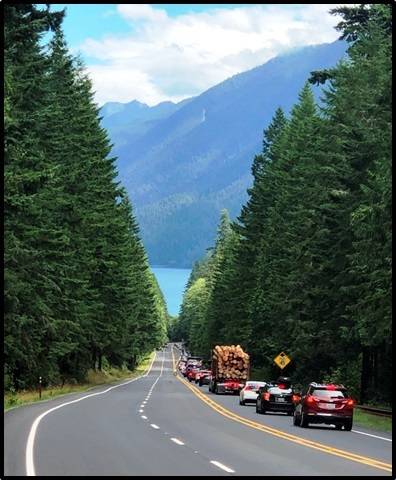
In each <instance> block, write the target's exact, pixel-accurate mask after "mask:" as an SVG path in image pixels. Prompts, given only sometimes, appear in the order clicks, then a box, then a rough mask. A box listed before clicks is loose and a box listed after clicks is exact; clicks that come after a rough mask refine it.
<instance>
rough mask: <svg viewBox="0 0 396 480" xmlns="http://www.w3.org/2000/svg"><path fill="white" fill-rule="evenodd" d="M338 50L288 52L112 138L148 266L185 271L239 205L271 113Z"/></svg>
mask: <svg viewBox="0 0 396 480" xmlns="http://www.w3.org/2000/svg"><path fill="white" fill-rule="evenodd" d="M345 49H346V44H345V42H343V41H338V42H335V43H332V44H324V45H319V46H310V47H305V48H302V49H299V50H296V51H292V52H290V53H288V54H285V55H282V56H279V57H276V58H273V59H271V60H270V61H268V62H267V63H265V64H264V65H262V66H259V67H257V68H254V69H252V70H249V71H247V72H243V73H241V74H238V75H235V76H233V77H232V78H229V79H228V80H226V81H224V82H222V83H221V84H219V85H216V86H214V87H212V88H210V89H209V90H207V91H206V92H204V93H202V94H201V95H199V96H198V97H195V98H193V99H188V100H187V101H184V102H185V104H183V105H182V106H181V108H178V109H177V110H176V111H175V112H173V113H172V114H170V115H169V116H166V118H163V119H162V120H156V121H155V122H154V123H153V124H152V127H151V128H148V130H147V131H145V133H143V134H142V135H136V128H137V129H139V128H140V125H141V121H140V120H139V122H137V123H136V127H135V128H131V130H130V132H131V133H130V138H129V139H126V138H125V137H124V136H123V138H122V140H120V139H119V138H118V137H117V135H115V134H113V141H114V143H115V147H114V150H113V151H114V153H115V154H116V155H117V156H118V168H119V173H120V179H121V181H122V183H123V185H124V186H125V187H126V188H127V190H128V192H129V193H130V194H131V196H132V199H133V201H134V204H135V205H136V215H137V218H138V220H139V223H140V225H141V229H142V238H143V241H144V243H145V246H146V248H147V250H148V254H149V259H150V262H151V263H153V264H166V265H174V266H187V267H188V266H191V264H192V262H193V261H194V260H196V259H197V258H199V256H200V255H202V253H203V252H204V251H205V249H206V248H207V247H208V246H209V245H210V244H211V243H212V242H213V239H214V236H215V233H216V222H217V219H218V215H219V212H220V210H221V209H222V208H227V209H228V210H229V211H230V214H231V217H234V216H235V215H236V214H237V212H238V211H239V209H240V207H241V205H242V203H243V202H244V201H245V200H246V188H247V187H248V186H249V185H250V184H251V181H252V178H251V175H250V164H251V162H252V159H253V157H254V155H255V154H256V153H258V152H260V150H261V145H262V137H263V129H264V128H266V127H267V126H268V124H269V122H270V120H271V117H272V115H273V114H274V112H275V110H276V108H277V107H278V106H281V107H282V108H283V109H284V110H285V111H286V112H287V111H288V110H289V109H290V108H291V106H292V105H293V103H294V102H295V101H296V99H297V96H298V92H299V90H301V88H302V86H303V84H304V82H305V81H306V79H307V78H308V76H309V74H310V72H311V71H312V70H318V69H323V68H328V67H330V66H334V65H335V64H336V63H337V62H338V61H339V60H340V58H342V56H343V55H344V53H345ZM314 94H315V96H316V98H317V99H318V98H319V95H320V89H319V88H316V89H315V92H314ZM160 105H162V104H160ZM178 105H179V107H180V104H178ZM158 107H160V106H157V107H154V108H158ZM176 107H177V106H176ZM172 108H174V107H172ZM151 110H152V111H153V113H154V109H153V108H152V109H151ZM168 112H169V110H168ZM102 113H103V112H102ZM121 113H122V112H121ZM118 115H120V114H118ZM111 118H113V119H114V118H115V115H113V116H112V117H109V118H108V119H106V118H105V119H104V120H103V124H104V125H106V122H109V121H110V120H111ZM110 133H112V130H110ZM124 133H125V131H124ZM124 133H123V135H124Z"/></svg>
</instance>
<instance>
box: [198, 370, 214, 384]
mask: <svg viewBox="0 0 396 480" xmlns="http://www.w3.org/2000/svg"><path fill="white" fill-rule="evenodd" d="M211 380H212V373H211V372H209V373H205V374H204V375H201V376H200V377H199V381H198V384H199V386H200V387H202V385H209V384H210V381H211Z"/></svg>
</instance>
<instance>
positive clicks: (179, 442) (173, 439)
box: [171, 438, 184, 445]
mask: <svg viewBox="0 0 396 480" xmlns="http://www.w3.org/2000/svg"><path fill="white" fill-rule="evenodd" d="M171 440H172V442H175V443H177V444H178V445H184V443H183V442H182V441H181V440H179V439H178V438H171Z"/></svg>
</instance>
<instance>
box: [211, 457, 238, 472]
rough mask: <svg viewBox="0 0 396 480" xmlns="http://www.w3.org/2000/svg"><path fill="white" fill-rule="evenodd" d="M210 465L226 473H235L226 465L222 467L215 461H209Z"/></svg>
mask: <svg viewBox="0 0 396 480" xmlns="http://www.w3.org/2000/svg"><path fill="white" fill-rule="evenodd" d="M210 463H213V465H216V467H219V468H221V469H222V470H225V471H226V472H228V473H235V470H232V468H230V467H227V466H226V465H223V464H222V463H220V462H218V461H217V460H211V461H210Z"/></svg>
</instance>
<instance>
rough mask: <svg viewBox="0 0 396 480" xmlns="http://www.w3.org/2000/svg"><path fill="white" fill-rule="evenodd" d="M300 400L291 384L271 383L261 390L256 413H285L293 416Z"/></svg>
mask: <svg viewBox="0 0 396 480" xmlns="http://www.w3.org/2000/svg"><path fill="white" fill-rule="evenodd" d="M298 398H299V397H298V396H297V395H296V394H295V393H294V391H293V388H292V386H291V384H290V383H289V382H285V383H278V382H271V383H268V384H267V385H265V387H261V388H259V391H258V395H257V399H256V412H257V413H266V412H285V413H287V414H288V415H293V413H294V408H295V405H296V402H297V400H298Z"/></svg>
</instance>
